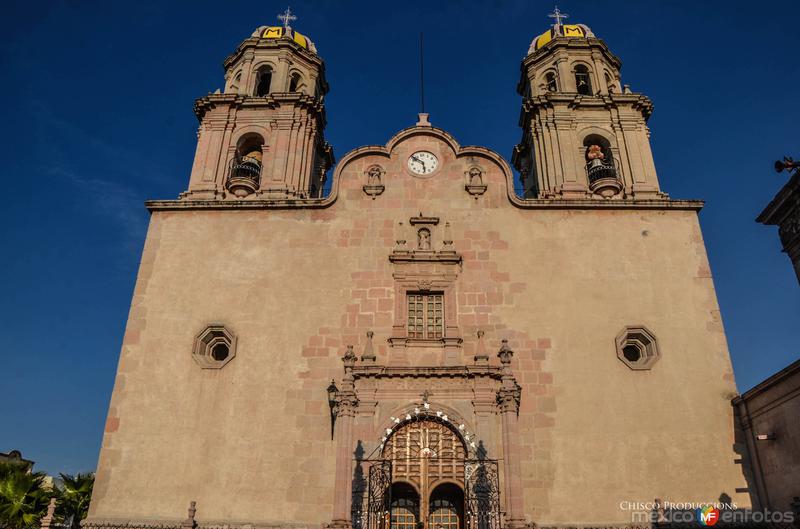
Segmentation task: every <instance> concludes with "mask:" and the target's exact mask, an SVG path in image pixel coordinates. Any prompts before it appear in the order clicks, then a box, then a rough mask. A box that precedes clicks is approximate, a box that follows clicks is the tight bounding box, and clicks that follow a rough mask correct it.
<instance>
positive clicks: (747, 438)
mask: <svg viewBox="0 0 800 529" xmlns="http://www.w3.org/2000/svg"><path fill="white" fill-rule="evenodd" d="M733 406H734V408H735V409H736V415H737V419H738V420H739V422H740V424H741V428H742V434H743V437H744V442H745V443H746V445H747V459H748V465H747V467H746V468H747V469H748V470H750V471H751V472H752V476H751V477H750V481H751V482H752V483H753V487H752V497H753V503H754V504H755V506H756V507H757V508H759V509H769V510H771V511H778V512H796V513H798V514H800V499H799V498H800V420H798V419H799V418H800V360H798V361H797V362H794V363H792V364H791V365H789V366H787V367H786V368H784V369H782V370H780V371H779V372H777V373H775V374H774V375H772V376H771V377H769V378H768V379H766V380H764V381H763V382H761V383H760V384H758V385H756V386H755V387H754V388H752V389H750V390H748V391H746V392H744V393H743V394H742V395H740V396H738V397H736V398H735V399H733Z"/></svg>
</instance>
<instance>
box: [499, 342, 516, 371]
mask: <svg viewBox="0 0 800 529" xmlns="http://www.w3.org/2000/svg"><path fill="white" fill-rule="evenodd" d="M513 356H514V351H512V350H511V348H510V347H509V346H508V340H505V339H504V340H503V342H502V345H501V346H500V351H498V352H497V357H498V358H499V359H500V363H501V364H503V365H508V364H510V363H511V358H513Z"/></svg>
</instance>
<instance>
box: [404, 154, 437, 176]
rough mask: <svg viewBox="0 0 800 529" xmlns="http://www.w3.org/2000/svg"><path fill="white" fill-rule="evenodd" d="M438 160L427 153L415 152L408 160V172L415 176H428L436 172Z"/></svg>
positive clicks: (433, 155)
mask: <svg viewBox="0 0 800 529" xmlns="http://www.w3.org/2000/svg"><path fill="white" fill-rule="evenodd" d="M438 165H439V159H438V158H436V155H435V154H433V153H431V152H428V151H417V152H415V153H414V154H412V155H411V156H409V158H408V170H409V171H411V172H412V173H413V174H417V175H428V174H431V173H432V172H433V171H435V170H436V167H438Z"/></svg>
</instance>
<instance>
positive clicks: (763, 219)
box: [756, 158, 800, 281]
mask: <svg viewBox="0 0 800 529" xmlns="http://www.w3.org/2000/svg"><path fill="white" fill-rule="evenodd" d="M775 168H776V169H777V170H778V171H783V170H784V169H787V170H788V172H789V174H790V177H789V181H788V182H786V184H784V186H783V187H782V188H781V189H780V191H778V193H777V194H776V195H775V198H773V199H772V201H770V203H769V204H768V205H767V207H766V208H764V211H762V212H761V214H759V216H758V218H756V221H757V222H760V223H761V224H766V225H768V226H769V225H772V226H778V236H779V237H780V239H781V244H782V245H783V251H784V252H786V254H787V255H788V256H789V259H790V260H791V261H792V265H793V266H794V272H795V274H796V275H797V280H798V281H800V171H798V168H800V164H798V163H796V162H795V161H794V160H792V159H791V158H785V159H784V161H782V162H780V161H779V162H775Z"/></svg>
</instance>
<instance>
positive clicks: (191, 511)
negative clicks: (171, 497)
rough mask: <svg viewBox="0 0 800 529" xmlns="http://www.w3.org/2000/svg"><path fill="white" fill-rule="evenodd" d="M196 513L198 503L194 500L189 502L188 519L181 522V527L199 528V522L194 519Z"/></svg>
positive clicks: (187, 528) (188, 528)
mask: <svg viewBox="0 0 800 529" xmlns="http://www.w3.org/2000/svg"><path fill="white" fill-rule="evenodd" d="M196 513H197V502H196V501H194V500H192V501H190V502H189V508H188V509H187V510H186V519H185V520H184V521H183V522H181V527H182V528H186V529H190V528H194V527H197V522H196V521H195V519H194V516H195V514H196Z"/></svg>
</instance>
